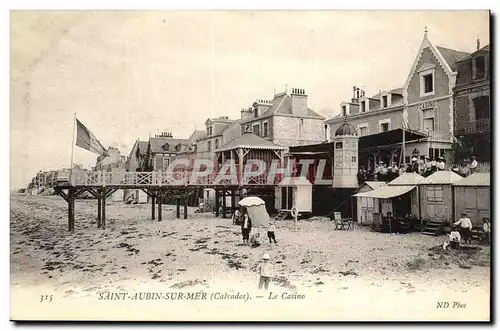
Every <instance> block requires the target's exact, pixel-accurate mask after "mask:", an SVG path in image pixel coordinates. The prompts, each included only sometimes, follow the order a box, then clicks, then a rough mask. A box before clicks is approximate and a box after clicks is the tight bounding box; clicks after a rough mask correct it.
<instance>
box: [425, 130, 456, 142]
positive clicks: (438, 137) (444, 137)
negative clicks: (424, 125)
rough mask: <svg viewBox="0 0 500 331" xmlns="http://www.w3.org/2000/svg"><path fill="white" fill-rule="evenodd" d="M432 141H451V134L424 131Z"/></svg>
mask: <svg viewBox="0 0 500 331" xmlns="http://www.w3.org/2000/svg"><path fill="white" fill-rule="evenodd" d="M424 133H425V134H426V135H427V136H428V137H429V138H430V139H432V140H434V141H451V138H452V136H451V133H450V132H446V131H424Z"/></svg>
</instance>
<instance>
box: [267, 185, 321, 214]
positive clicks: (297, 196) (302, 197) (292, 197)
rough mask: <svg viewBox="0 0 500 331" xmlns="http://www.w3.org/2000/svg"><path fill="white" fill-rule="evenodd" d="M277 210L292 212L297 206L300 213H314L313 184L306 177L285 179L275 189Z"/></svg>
mask: <svg viewBox="0 0 500 331" xmlns="http://www.w3.org/2000/svg"><path fill="white" fill-rule="evenodd" d="M274 196H275V208H276V209H277V210H291V209H292V207H293V206H296V207H297V209H298V211H299V213H311V212H312V184H311V182H310V181H309V180H308V179H307V178H305V177H285V178H283V180H282V181H281V182H279V183H278V185H277V186H276V188H275V195H274Z"/></svg>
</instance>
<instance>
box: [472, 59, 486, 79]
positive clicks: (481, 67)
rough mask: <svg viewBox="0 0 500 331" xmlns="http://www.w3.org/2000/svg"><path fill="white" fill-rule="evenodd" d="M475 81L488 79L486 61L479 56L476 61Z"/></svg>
mask: <svg viewBox="0 0 500 331" xmlns="http://www.w3.org/2000/svg"><path fill="white" fill-rule="evenodd" d="M473 62H474V70H473V74H474V77H473V80H480V79H484V78H485V77H486V61H485V57H484V56H478V57H476V58H475V59H474V61H473Z"/></svg>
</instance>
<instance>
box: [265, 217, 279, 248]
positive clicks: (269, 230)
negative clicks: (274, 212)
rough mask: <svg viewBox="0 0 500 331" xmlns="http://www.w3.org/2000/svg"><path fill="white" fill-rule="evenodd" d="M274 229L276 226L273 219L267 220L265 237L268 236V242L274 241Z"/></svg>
mask: <svg viewBox="0 0 500 331" xmlns="http://www.w3.org/2000/svg"><path fill="white" fill-rule="evenodd" d="M275 231H276V226H275V225H274V222H273V221H269V225H268V226H267V238H269V244H272V241H274V243H275V244H277V242H276V236H275V234H274V232H275Z"/></svg>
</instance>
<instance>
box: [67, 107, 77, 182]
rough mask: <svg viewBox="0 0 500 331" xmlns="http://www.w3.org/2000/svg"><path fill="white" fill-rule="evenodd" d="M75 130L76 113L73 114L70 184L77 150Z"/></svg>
mask: <svg viewBox="0 0 500 331" xmlns="http://www.w3.org/2000/svg"><path fill="white" fill-rule="evenodd" d="M75 129H76V112H74V113H73V136H72V137H71V163H70V167H69V181H70V183H71V176H72V174H73V152H74V150H75Z"/></svg>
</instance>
